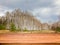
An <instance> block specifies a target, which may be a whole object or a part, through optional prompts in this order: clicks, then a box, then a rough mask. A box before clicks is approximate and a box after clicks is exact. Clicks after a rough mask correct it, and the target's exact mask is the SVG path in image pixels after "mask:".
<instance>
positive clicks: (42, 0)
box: [0, 0, 60, 22]
mask: <svg viewBox="0 0 60 45" xmlns="http://www.w3.org/2000/svg"><path fill="white" fill-rule="evenodd" d="M15 8H20V9H22V10H28V11H31V12H32V13H33V15H34V16H36V17H37V18H38V19H39V20H41V21H42V22H48V21H51V22H54V21H57V20H58V18H57V16H58V15H60V0H0V16H2V15H4V14H5V12H6V11H12V10H13V9H15Z"/></svg>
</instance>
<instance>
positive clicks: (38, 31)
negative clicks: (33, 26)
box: [0, 30, 55, 33]
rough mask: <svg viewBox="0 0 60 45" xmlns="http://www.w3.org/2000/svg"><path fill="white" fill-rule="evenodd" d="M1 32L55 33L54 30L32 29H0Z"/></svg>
mask: <svg viewBox="0 0 60 45" xmlns="http://www.w3.org/2000/svg"><path fill="white" fill-rule="evenodd" d="M0 33H55V31H52V30H31V31H13V32H11V31H9V30H0Z"/></svg>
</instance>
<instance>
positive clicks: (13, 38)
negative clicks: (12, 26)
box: [0, 33, 60, 43]
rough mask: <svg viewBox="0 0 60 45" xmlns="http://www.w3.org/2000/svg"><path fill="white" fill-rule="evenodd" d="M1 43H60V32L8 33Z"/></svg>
mask: <svg viewBox="0 0 60 45" xmlns="http://www.w3.org/2000/svg"><path fill="white" fill-rule="evenodd" d="M0 43H60V34H31V33H6V34H0Z"/></svg>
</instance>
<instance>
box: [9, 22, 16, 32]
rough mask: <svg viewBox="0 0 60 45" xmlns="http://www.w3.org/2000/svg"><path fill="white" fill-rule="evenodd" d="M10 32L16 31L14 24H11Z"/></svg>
mask: <svg viewBox="0 0 60 45" xmlns="http://www.w3.org/2000/svg"><path fill="white" fill-rule="evenodd" d="M10 30H11V31H16V27H15V25H14V24H13V23H11V26H10Z"/></svg>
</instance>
